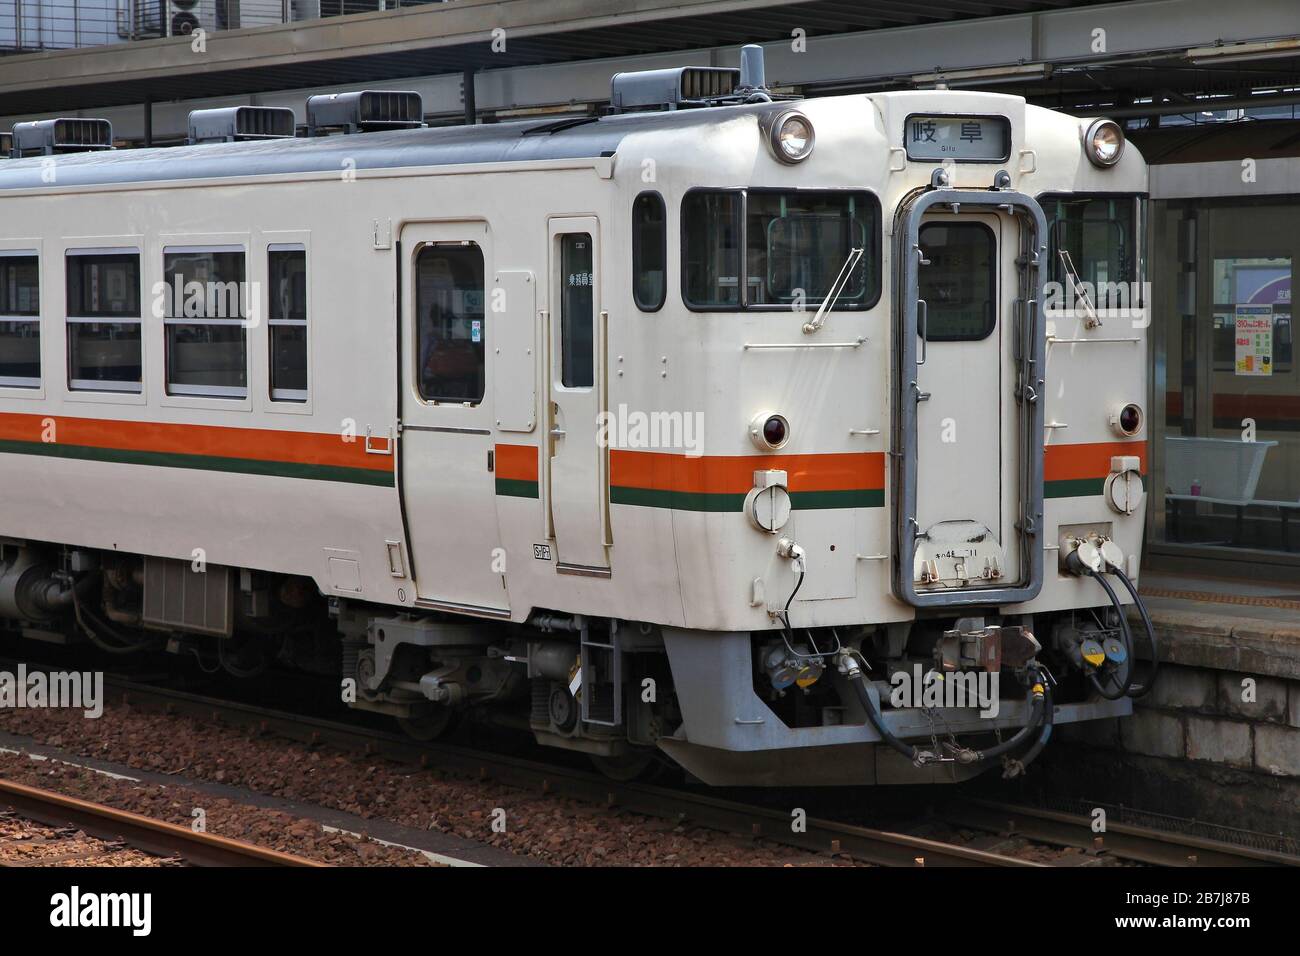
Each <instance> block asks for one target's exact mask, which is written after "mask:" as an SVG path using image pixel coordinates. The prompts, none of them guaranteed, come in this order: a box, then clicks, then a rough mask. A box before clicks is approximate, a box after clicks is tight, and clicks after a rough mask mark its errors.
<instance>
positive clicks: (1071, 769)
mask: <svg viewBox="0 0 1300 956" xmlns="http://www.w3.org/2000/svg"><path fill="white" fill-rule="evenodd" d="M1139 590H1140V592H1141V593H1142V595H1143V599H1144V601H1145V603H1146V605H1147V608H1148V610H1149V612H1150V614H1151V619H1152V624H1153V626H1154V628H1155V631H1156V636H1157V641H1158V644H1159V652H1160V662H1161V666H1160V675H1159V679H1158V681H1157V682H1156V686H1155V689H1154V690H1153V691H1152V692H1151V694H1150V695H1149V696H1147V697H1143V698H1140V699H1138V700H1136V701H1135V702H1134V704H1135V707H1134V713H1133V715H1132V716H1131V717H1128V718H1125V719H1123V720H1104V721H1094V722H1091V723H1088V724H1076V725H1072V726H1067V727H1064V728H1062V734H1061V736H1062V741H1061V743H1062V746H1061V747H1059V748H1058V749H1057V751H1056V753H1055V754H1054V757H1053V759H1051V760H1050V761H1049V764H1048V767H1047V768H1046V771H1047V772H1048V773H1050V774H1052V775H1053V777H1054V778H1055V779H1054V780H1053V784H1054V788H1056V787H1060V786H1062V785H1063V786H1065V787H1068V788H1070V789H1073V790H1076V791H1077V792H1079V793H1080V795H1081V796H1083V795H1085V794H1093V795H1095V796H1096V797H1097V798H1098V801H1099V802H1109V803H1123V804H1126V805H1128V806H1133V807H1145V808H1148V809H1155V810H1160V811H1162V812H1166V813H1172V814H1177V815H1179V816H1183V817H1187V818H1191V819H1198V820H1205V821H1213V822H1215V823H1219V824H1222V825H1224V826H1233V827H1242V828H1246V829H1252V830H1258V831H1261V832H1269V833H1278V832H1279V831H1281V830H1282V828H1283V827H1289V828H1291V829H1293V830H1297V829H1300V588H1298V587H1297V586H1296V585H1294V584H1291V583H1279V582H1271V581H1262V580H1254V581H1243V580H1238V579H1228V578H1209V577H1193V576H1188V575H1173V574H1158V573H1152V572H1147V573H1144V574H1143V575H1142V578H1141V583H1140V588H1139ZM1130 621H1131V623H1132V624H1133V625H1134V640H1135V642H1136V643H1137V646H1138V649H1139V657H1144V656H1145V651H1144V650H1143V649H1142V648H1143V644H1144V643H1145V641H1144V637H1143V636H1142V631H1141V621H1140V618H1139V617H1138V615H1137V613H1136V611H1135V610H1134V609H1130ZM1286 835H1287V836H1294V837H1297V838H1300V832H1297V833H1287V834H1286Z"/></svg>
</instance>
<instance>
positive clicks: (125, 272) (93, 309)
mask: <svg viewBox="0 0 1300 956" xmlns="http://www.w3.org/2000/svg"><path fill="white" fill-rule="evenodd" d="M64 264H65V272H66V275H67V292H68V295H67V312H68V314H67V317H66V318H67V322H68V387H69V388H71V389H73V390H85V391H96V392H139V391H140V390H141V389H142V387H143V384H142V383H143V381H144V379H143V376H142V374H141V369H142V363H141V360H140V317H141V313H140V251H139V250H138V249H96V250H89V249H86V250H81V249H69V250H68V252H67V255H66V256H65V263H64Z"/></svg>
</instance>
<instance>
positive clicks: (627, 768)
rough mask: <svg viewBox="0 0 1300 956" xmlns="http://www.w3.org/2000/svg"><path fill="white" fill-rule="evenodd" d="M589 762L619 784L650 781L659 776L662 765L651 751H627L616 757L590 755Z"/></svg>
mask: <svg viewBox="0 0 1300 956" xmlns="http://www.w3.org/2000/svg"><path fill="white" fill-rule="evenodd" d="M591 762H592V763H593V764H595V766H596V769H597V770H599V771H600V772H601V773H603V774H604V775H605V776H607V777H609V779H611V780H617V781H618V782H619V783H631V782H632V781H633V780H651V779H653V778H654V777H656V776H658V775H659V771H660V770H662V769H663V764H662V763H660V762H659V759H658V757H657V755H656V754H655V752H654V751H653V750H629V751H628V752H627V753H623V754H619V755H618V756H617V757H604V756H600V755H597V754H592V755H591Z"/></svg>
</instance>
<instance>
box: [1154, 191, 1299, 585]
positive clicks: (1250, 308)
mask: <svg viewBox="0 0 1300 956" xmlns="http://www.w3.org/2000/svg"><path fill="white" fill-rule="evenodd" d="M1297 217H1300V202H1296V201H1295V200H1294V199H1289V198H1275V199H1259V200H1244V199H1240V198H1232V199H1195V200H1160V201H1154V202H1152V203H1151V218H1152V223H1151V225H1152V229H1151V243H1152V247H1151V253H1152V259H1153V261H1154V262H1155V263H1156V264H1157V267H1156V268H1155V269H1154V270H1153V271H1154V285H1153V289H1152V304H1153V312H1152V328H1151V330H1150V333H1151V338H1152V357H1153V373H1154V374H1153V376H1152V389H1153V395H1152V404H1153V409H1152V410H1153V414H1152V415H1151V417H1150V421H1151V430H1150V436H1149V440H1150V442H1151V462H1152V465H1151V475H1150V481H1149V484H1148V488H1149V491H1150V500H1149V509H1150V510H1149V515H1150V528H1149V536H1148V549H1147V550H1148V554H1149V557H1150V558H1151V559H1152V561H1151V564H1152V566H1153V567H1155V568H1157V569H1159V568H1160V567H1161V566H1162V564H1163V565H1164V566H1167V567H1170V568H1171V569H1172V568H1177V569H1181V570H1187V571H1189V572H1193V573H1205V574H1207V575H1224V576H1229V577H1251V576H1256V575H1258V576H1259V577H1260V578H1261V579H1271V580H1288V581H1290V580H1296V581H1300V371H1298V370H1297V368H1296V365H1295V355H1294V331H1293V329H1294V326H1293V323H1292V314H1291V302H1292V299H1291V294H1292V285H1293V278H1294V270H1295V265H1296V263H1297V261H1300V230H1297V229H1296V228H1295V223H1296V221H1297Z"/></svg>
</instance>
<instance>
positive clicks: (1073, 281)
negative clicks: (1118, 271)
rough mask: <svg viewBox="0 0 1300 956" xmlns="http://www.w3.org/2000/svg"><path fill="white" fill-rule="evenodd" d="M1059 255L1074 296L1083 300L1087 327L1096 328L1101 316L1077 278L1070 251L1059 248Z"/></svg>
mask: <svg viewBox="0 0 1300 956" xmlns="http://www.w3.org/2000/svg"><path fill="white" fill-rule="evenodd" d="M1059 255H1060V257H1061V265H1063V266H1065V276H1066V278H1068V279H1069V280H1070V286H1071V288H1073V289H1074V294H1075V296H1076V297H1077V298H1078V299H1079V300H1080V301H1082V302H1083V305H1084V311H1085V312H1087V314H1088V321H1087V323H1086V325H1087V327H1088V328H1090V329H1095V328H1097V327H1098V326H1099V325H1101V316H1099V315H1098V314H1097V309H1096V307H1095V306H1094V305H1093V304H1092V300H1091V299H1089V298H1088V292H1087V290H1085V289H1084V287H1083V280H1082V279H1080V278H1079V273H1078V272H1076V271H1075V269H1074V259H1072V258H1071V257H1070V253H1069V251H1068V250H1066V249H1062V250H1060V252H1059Z"/></svg>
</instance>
